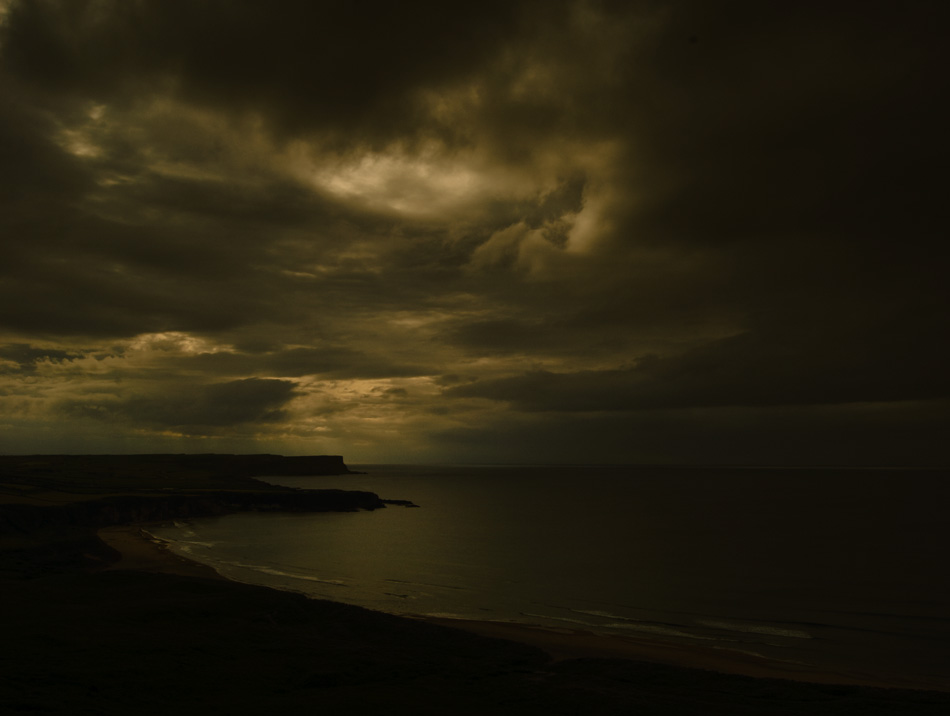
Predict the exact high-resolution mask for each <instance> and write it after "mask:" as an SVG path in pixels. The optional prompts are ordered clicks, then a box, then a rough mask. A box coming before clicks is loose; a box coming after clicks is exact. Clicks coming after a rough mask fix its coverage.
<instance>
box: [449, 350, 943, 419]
mask: <svg viewBox="0 0 950 716" xmlns="http://www.w3.org/2000/svg"><path fill="white" fill-rule="evenodd" d="M821 338H822V337H821V336H818V337H817V340H816V337H814V336H800V335H797V334H794V333H791V332H788V331H786V332H783V333H781V334H772V335H762V334H756V333H746V334H742V335H739V336H734V337H730V338H726V339H723V340H720V341H716V342H713V343H710V344H708V345H705V346H702V347H701V348H697V349H695V350H692V351H689V352H686V353H684V354H680V355H674V356H670V357H658V356H647V357H645V358H642V359H640V360H639V361H638V362H637V364H636V365H635V366H634V367H631V368H625V369H618V370H603V371H580V372H576V373H552V372H549V371H534V372H529V373H525V374H523V375H520V376H512V377H507V378H499V379H495V380H487V381H478V382H473V383H470V384H467V385H459V386H455V387H452V388H449V389H447V390H446V391H445V392H446V394H447V395H448V396H450V397H452V396H455V397H476V398H488V399H491V400H501V401H508V402H510V403H512V404H513V405H515V406H517V407H519V408H521V409H523V410H532V411H535V410H537V411H592V412H597V411H605V410H606V411H611V410H639V409H651V408H663V409H666V408H694V407H711V406H779V405H816V404H829V403H830V404H834V403H857V402H884V401H913V400H920V399H927V398H947V397H950V378H947V374H946V371H945V370H944V368H943V367H944V366H946V365H947V360H948V358H950V352H948V351H946V350H944V351H943V352H940V353H935V352H933V351H932V350H930V349H931V346H929V345H927V344H926V342H921V341H918V343H919V345H916V346H915V345H913V344H912V343H909V342H904V341H901V340H900V337H898V336H874V337H866V336H862V337H861V338H864V340H853V341H842V340H840V337H839V336H837V335H833V336H825V337H824V338H826V339H827V340H826V341H822V340H821ZM910 338H913V336H911V337H910ZM816 345H823V346H824V350H816ZM868 352H870V354H869V353H868Z"/></svg>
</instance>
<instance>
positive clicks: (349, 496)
mask: <svg viewBox="0 0 950 716" xmlns="http://www.w3.org/2000/svg"><path fill="white" fill-rule="evenodd" d="M348 473H349V470H348V469H347V467H346V465H345V464H344V463H343V458H342V457H340V456H336V455H321V456H310V457H291V458H285V457H282V456H280V455H34V456H2V457H0V572H8V573H14V574H21V575H22V574H27V573H29V574H41V573H44V572H48V571H62V570H67V571H69V570H72V569H76V568H82V567H84V566H90V565H91V564H96V563H101V562H102V561H108V560H109V559H110V558H114V556H115V555H112V554H111V553H110V550H108V548H105V545H103V544H101V543H99V542H98V540H97V539H96V538H95V531H96V530H97V529H99V528H102V527H111V526H114V525H121V524H129V523H137V522H138V523H140V522H160V521H165V520H171V519H187V518H195V517H209V516H214V515H225V514H230V513H233V512H240V511H247V510H253V511H271V512H276V511H281V512H331V511H332V512H352V511H355V510H375V509H379V508H381V507H385V506H386V505H387V504H399V505H406V506H411V503H406V502H404V501H399V500H381V499H380V498H379V497H378V496H377V495H375V494H373V493H371V492H361V491H354V490H300V489H296V488H290V487H282V486H279V485H269V484H266V483H264V482H260V481H258V480H255V479H253V477H252V476H253V475H262V476H264V475H275V476H278V475H327V474H348Z"/></svg>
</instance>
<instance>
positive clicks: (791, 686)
mask: <svg viewBox="0 0 950 716" xmlns="http://www.w3.org/2000/svg"><path fill="white" fill-rule="evenodd" d="M123 460H124V464H125V466H126V467H124V468H123V470H124V472H123V473H122V475H116V474H114V473H103V474H99V475H97V474H96V473H95V472H94V471H90V470H89V468H88V463H84V465H85V466H86V467H82V469H80V468H79V467H77V466H76V465H75V464H73V465H69V461H68V460H66V461H60V464H61V465H64V466H65V467H66V468H67V469H66V470H65V471H64V473H62V474H58V475H50V474H49V473H42V474H41V475H40V477H41V478H43V479H40V480H37V481H36V482H35V483H32V484H31V483H30V481H29V479H28V478H29V476H28V475H26V474H25V473H24V472H23V471H22V470H21V471H20V472H13V473H3V472H2V471H0V490H2V492H0V494H2V495H3V498H4V502H3V504H0V548H2V549H0V579H2V584H0V587H2V590H0V609H2V613H3V614H5V615H8V617H7V619H6V623H5V639H4V641H5V645H6V646H7V647H8V648H7V649H5V650H3V652H2V655H0V702H2V703H4V704H6V705H8V706H9V707H10V708H11V709H12V710H13V711H17V710H24V711H25V710H33V711H41V712H47V713H76V712H92V711H94V712H97V713H105V714H120V713H129V712H131V711H136V712H141V713H156V714H158V713H171V712H184V713H205V712H207V713H224V712H228V713H251V712H254V713H260V711H261V710H262V709H265V708H266V709H271V710H277V711H279V712H283V713H302V712H304V711H307V712H309V711H310V710H312V709H313V708H314V704H319V705H320V707H321V708H325V709H329V710H330V711H332V712H333V713H345V714H351V713H352V714H362V713H378V712H381V711H383V710H385V711H386V712H387V713H397V714H398V713H412V714H427V713H433V714H434V713H453V714H468V713H471V714H475V713H479V714H481V713H489V712H491V713H502V714H546V715H548V714H568V713H578V712H585V713H595V714H597V713H634V712H635V713H642V714H665V713H677V714H717V713H723V714H725V713H729V714H769V713H781V714H806V713H808V714H813V713H825V714H839V713H840V714H845V713H862V714H878V713H879V714H885V713H887V714H892V713H902V714H912V715H913V714H938V713H941V714H942V713H946V712H947V710H948V707H950V696H947V695H945V694H935V693H930V692H920V691H901V690H896V689H868V688H860V687H851V686H841V685H829V684H824V685H822V684H812V683H799V682H790V681H783V680H775V679H765V678H749V677H743V676H732V675H726V674H721V673H715V672H713V671H701V670H695V669H683V668H676V667H672V666H666V665H662V664H658V663H649V662H644V661H631V660H611V659H602V658H574V657H576V656H580V655H583V649H581V650H575V651H574V652H573V653H564V654H561V656H562V657H564V658H560V659H558V660H552V659H551V658H550V655H549V654H550V652H551V651H552V650H553V648H552V645H551V644H545V643H540V642H539V643H538V644H537V646H538V647H541V648H536V647H532V646H529V645H525V644H521V643H518V642H517V640H518V639H519V635H518V634H517V633H515V632H513V631H508V632H507V633H506V632H505V630H501V631H497V630H496V631H494V632H492V631H491V630H490V629H489V630H486V628H485V627H484V625H469V626H470V627H472V629H473V631H475V632H479V634H472V633H466V632H465V631H461V630H459V629H456V628H448V627H450V626H453V627H454V626H464V625H457V624H448V625H445V626H442V625H437V624H434V623H426V622H422V621H418V620H412V619H406V618H399V617H395V616H390V615H386V614H381V613H377V612H371V611H368V610H365V609H361V608H359V607H350V606H346V605H342V604H337V603H333V602H324V601H317V600H311V599H306V598H304V597H303V596H301V595H297V594H292V593H287V592H276V591H273V590H270V589H266V588H263V587H254V586H249V585H243V584H238V583H234V582H229V581H226V580H223V579H220V578H216V575H215V574H214V573H213V572H211V571H210V570H206V569H205V568H203V567H201V566H200V565H196V564H195V563H193V562H188V561H187V560H183V559H181V558H178V557H176V556H175V555H173V554H170V553H169V552H168V551H167V550H164V549H162V548H160V547H158V546H156V545H154V544H151V543H150V542H149V541H148V540H147V539H146V538H145V537H144V536H143V535H141V533H140V531H139V529H138V528H137V527H134V526H132V527H127V526H126V527H123V526H122V525H126V524H128V523H129V522H132V523H141V522H151V521H160V520H166V519H170V518H174V517H185V518H187V517H196V516H204V515H206V514H223V513H224V512H229V511H235V510H241V509H255V510H256V509H262V510H278V509H281V510H282V509H289V510H303V509H306V510H330V509H332V510H354V509H357V510H358V509H378V508H380V507H384V506H385V505H386V504H387V501H385V500H381V499H380V498H379V497H377V496H376V495H373V494H372V493H365V492H350V491H340V490H333V491H314V492H311V491H298V490H293V489H291V488H286V489H284V488H274V489H272V486H267V485H264V484H263V483H260V482H257V481H255V480H252V479H250V477H248V476H246V475H245V476H242V475H238V476H234V475H224V474H221V473H218V472H215V471H206V472H204V473H194V471H193V468H191V467H189V468H188V470H192V472H191V473H189V476H183V475H182V474H181V473H180V472H178V473H176V472H175V471H174V470H172V471H171V473H172V474H170V475H168V476H166V477H165V478H161V479H159V478H155V475H154V474H153V473H154V470H153V469H152V467H148V468H143V470H142V474H140V475H139V477H140V478H141V479H136V476H135V473H134V471H129V469H128V465H129V464H130V462H129V458H127V457H125V458H123ZM0 462H2V461H0ZM160 462H165V464H166V467H167V465H168V464H171V463H170V462H169V461H160ZM171 462H174V461H171ZM148 464H149V465H151V466H154V461H151V462H149V463H148ZM180 464H181V463H179V465H180ZM191 464H192V465H193V463H191ZM70 470H72V472H70ZM185 472H187V470H186V471H185ZM77 475H81V476H82V477H81V479H78V478H77ZM47 478H50V479H47ZM117 479H121V480H122V481H124V486H125V491H124V494H115V492H114V491H113V490H114V487H115V484H116V480H117ZM162 479H164V482H165V485H164V486H159V484H158V483H159V482H161V481H162ZM156 480H158V482H156ZM54 483H55V484H54ZM170 484H171V485H172V486H171V487H170V488H169V485H170ZM70 485H72V486H73V489H74V491H73V492H69V489H70ZM186 485H187V486H186ZM54 488H55V489H54ZM225 488H226V489H225ZM97 490H99V491H98V492H97ZM40 505H45V506H40ZM97 532H98V535H99V536H97ZM521 636H522V637H523V636H524V635H521ZM498 637H502V638H498ZM512 638H514V639H516V641H511V640H509V639H512ZM521 641H524V639H523V638H522V639H521ZM554 646H555V647H556V646H557V645H554ZM561 646H562V647H563V646H567V644H566V642H562V643H561ZM598 653H599V654H602V653H603V652H598V651H597V646H596V645H590V650H589V651H588V652H587V655H588V656H589V655H594V654H598ZM624 655H625V654H618V656H624ZM636 658H641V659H644V658H645V659H649V658H650V653H649V650H646V651H644V652H641V653H640V654H639V656H637V657H636ZM711 666H713V667H714V666H715V665H714V664H712V665H711Z"/></svg>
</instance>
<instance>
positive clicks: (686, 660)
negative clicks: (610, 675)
mask: <svg viewBox="0 0 950 716" xmlns="http://www.w3.org/2000/svg"><path fill="white" fill-rule="evenodd" d="M97 534H98V536H99V538H100V539H101V540H102V541H103V542H105V543H106V544H107V545H109V546H110V547H111V548H112V549H114V550H116V551H117V552H118V553H119V554H120V555H121V558H120V559H119V560H118V561H117V562H115V563H114V564H111V565H109V566H108V567H107V568H106V569H110V570H133V571H143V572H152V573H157V574H171V575H179V576H195V577H203V578H210V579H217V580H222V581H228V580H226V579H225V578H224V577H222V576H220V575H219V574H218V573H217V572H216V571H215V570H214V569H212V568H211V567H209V566H206V565H204V564H200V563H198V562H195V561H192V560H189V559H187V558H185V557H182V556H180V555H177V554H175V553H174V552H172V551H171V550H170V549H168V547H166V546H165V545H164V544H163V543H162V542H161V540H158V539H155V538H153V537H151V536H150V535H149V533H148V529H147V525H144V526H137V525H127V526H121V527H110V528H105V529H101V530H98V532H97ZM405 616H406V618H409V619H412V620H414V621H422V622H426V623H430V624H436V625H439V626H443V627H448V628H451V629H457V630H462V631H466V632H470V633H473V634H477V635H480V636H484V637H489V638H492V639H503V640H507V641H512V642H517V643H519V644H525V645H528V646H531V647H535V648H537V649H540V650H542V651H543V652H545V653H546V654H547V655H548V656H549V657H550V658H551V659H552V660H553V661H567V660H574V659H623V660H630V661H637V662H649V663H655V664H663V665H667V666H674V667H680V668H689V669H701V670H707V671H713V672H717V673H722V674H734V675H741V676H749V677H753V678H765V679H784V680H792V681H800V682H805V683H815V684H829V685H853V686H867V687H875V688H892V689H938V687H936V686H935V685H932V684H927V683H922V682H917V681H910V680H898V679H890V680H888V681H882V680H881V679H879V678H871V677H868V678H861V677H860V676H856V675H854V674H843V673H828V672H820V671H816V670H814V669H811V668H808V667H807V666H806V665H796V664H792V663H780V662H776V661H770V660H766V659H762V658H758V657H755V656H753V655H747V654H743V653H739V652H736V651H727V650H724V649H711V648H703V647H700V646H690V647H687V646H679V645H676V644H671V643H669V642H661V641H657V640H652V639H647V638H642V637H624V636H618V635H614V634H596V633H592V632H589V631H583V630H575V629H567V628H563V629H555V628H550V627H542V626H537V625H527V624H517V623H512V622H499V621H478V620H467V619H451V618H442V617H430V616H417V615H405Z"/></svg>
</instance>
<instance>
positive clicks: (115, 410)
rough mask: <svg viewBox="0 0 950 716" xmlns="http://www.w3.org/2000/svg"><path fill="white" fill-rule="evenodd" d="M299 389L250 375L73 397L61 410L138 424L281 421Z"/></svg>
mask: <svg viewBox="0 0 950 716" xmlns="http://www.w3.org/2000/svg"><path fill="white" fill-rule="evenodd" d="M295 388H296V384H295V383H293V382H291V381H286V380H263V379H260V378H248V379H245V380H235V381H229V382H225V383H215V384H211V385H197V386H189V385H171V386H170V387H169V388H168V389H167V390H166V391H163V392H162V393H161V394H158V395H138V396H130V397H128V398H124V399H116V400H105V401H103V400H101V399H100V400H89V399H86V400H82V399H80V400H69V401H64V402H63V403H61V404H60V406H59V408H60V410H61V411H62V412H63V413H64V414H66V415H70V416H76V417H83V418H95V419H100V420H109V421H114V420H130V421H131V422H133V423H134V424H137V425H152V426H161V427H170V428H195V427H198V428H221V427H227V426H234V425H241V424H245V423H273V422H276V421H279V420H281V419H282V418H283V417H284V413H283V411H282V410H281V408H283V406H284V405H286V404H287V403H288V402H289V401H290V400H291V399H293V397H294V391H295Z"/></svg>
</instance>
